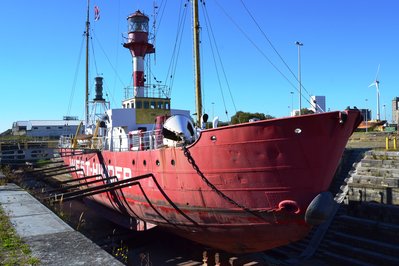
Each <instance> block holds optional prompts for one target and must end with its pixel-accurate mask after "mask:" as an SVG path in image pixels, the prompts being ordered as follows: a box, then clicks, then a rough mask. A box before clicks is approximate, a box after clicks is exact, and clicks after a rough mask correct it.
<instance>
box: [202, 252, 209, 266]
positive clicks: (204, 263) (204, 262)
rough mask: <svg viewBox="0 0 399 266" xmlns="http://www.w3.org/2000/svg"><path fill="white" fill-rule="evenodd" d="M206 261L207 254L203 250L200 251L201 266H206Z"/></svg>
mask: <svg viewBox="0 0 399 266" xmlns="http://www.w3.org/2000/svg"><path fill="white" fill-rule="evenodd" d="M207 261H208V254H207V252H206V251H204V252H203V253H202V262H203V264H202V266H208V263H207Z"/></svg>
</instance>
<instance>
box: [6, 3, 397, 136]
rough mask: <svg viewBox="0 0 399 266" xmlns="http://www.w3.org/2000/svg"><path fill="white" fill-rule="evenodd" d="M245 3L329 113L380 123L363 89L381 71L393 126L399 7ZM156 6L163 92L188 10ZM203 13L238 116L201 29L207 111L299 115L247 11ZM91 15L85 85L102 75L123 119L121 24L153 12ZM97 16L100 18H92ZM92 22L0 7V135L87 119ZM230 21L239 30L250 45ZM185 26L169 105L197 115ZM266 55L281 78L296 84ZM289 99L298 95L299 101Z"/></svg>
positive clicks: (221, 8) (71, 6) (121, 9)
mask: <svg viewBox="0 0 399 266" xmlns="http://www.w3.org/2000/svg"><path fill="white" fill-rule="evenodd" d="M243 1H244V2H245V4H246V6H247V8H248V9H249V11H250V12H251V13H252V15H253V17H254V18H255V20H256V21H257V23H258V24H259V26H260V27H261V28H262V30H263V32H264V33H265V34H266V36H267V37H268V38H269V40H270V41H271V42H272V43H273V45H274V47H275V48H276V49H277V51H278V52H279V54H280V55H281V56H282V57H283V58H284V60H285V62H286V64H287V65H288V66H289V67H290V68H291V70H292V71H293V73H295V74H297V69H298V68H297V64H298V57H297V46H295V41H300V42H302V43H303V44H304V46H303V47H302V48H301V66H302V67H301V69H302V83H303V85H304V87H305V88H306V90H307V91H308V92H309V93H310V94H311V95H324V96H326V100H327V109H331V110H342V109H345V108H346V107H347V106H357V107H359V108H365V107H367V108H370V109H372V113H373V118H374V117H375V115H376V90H375V88H374V87H372V88H369V87H368V86H369V85H370V84H371V83H372V82H373V81H374V79H375V75H376V71H377V67H378V65H380V72H379V80H380V90H381V98H380V99H381V118H384V111H383V104H386V106H387V107H386V116H387V119H388V120H391V100H392V98H393V97H394V96H399V90H398V88H399V15H398V14H399V1H397V0H352V1H347V0H335V1H327V0H326V1H320V0H306V1H305V0H298V1H289V0H286V1H281V0H267V1H266V0H257V1H255V0H243ZM157 2H158V5H161V3H164V4H165V3H166V6H165V7H166V8H165V11H164V12H162V14H163V15H162V16H161V14H160V15H159V16H158V19H159V20H158V23H160V26H159V28H158V35H157V40H156V49H157V53H156V60H155V61H156V62H155V65H154V66H153V68H152V72H153V74H154V75H155V76H156V77H157V79H158V80H165V77H166V75H167V74H166V73H167V69H168V67H169V61H170V58H171V54H172V53H171V51H172V49H173V45H174V41H175V38H176V27H177V26H176V25H177V19H178V16H179V12H180V10H182V8H181V6H182V4H181V2H183V3H186V1H178V0H173V1H172V0H169V1H165V0H163V1H161V0H159V1H157ZM205 2H206V11H207V14H208V16H209V19H210V22H211V23H212V30H213V33H214V35H215V38H216V42H217V46H218V48H219V53H220V57H221V58H222V60H223V65H224V71H225V73H226V76H227V77H228V81H229V85H230V89H231V95H232V97H233V99H234V102H235V106H236V109H234V106H233V104H232V100H231V97H230V92H229V91H228V90H227V89H226V85H225V83H223V85H222V86H223V89H222V91H223V96H224V98H225V103H223V100H222V98H221V95H222V93H221V89H220V88H219V85H218V81H217V78H216V75H215V67H214V64H213V61H212V60H213V59H212V57H211V53H210V49H209V45H208V44H209V41H208V34H207V27H206V23H205V21H204V20H203V19H202V22H201V26H202V28H203V32H202V44H203V48H202V49H203V55H202V61H203V66H204V69H203V84H204V107H205V111H206V112H208V113H209V114H212V113H214V114H215V115H219V116H220V119H221V120H223V121H226V120H227V117H226V115H225V114H224V112H225V111H224V110H225V107H224V106H226V109H227V111H228V115H229V116H232V115H233V114H234V113H235V112H236V110H237V111H238V110H242V111H249V112H262V113H266V114H270V115H273V116H276V117H281V116H287V115H288V113H289V111H290V108H289V107H288V106H291V101H292V99H293V100H294V108H298V93H297V90H296V84H297V82H296V80H295V79H294V77H292V75H291V73H290V72H289V71H288V70H287V69H286V68H285V66H284V64H283V63H281V61H280V60H279V58H278V57H277V56H276V54H275V53H274V52H273V50H272V49H271V48H270V46H269V44H268V42H267V40H266V39H265V38H264V36H263V35H262V33H261V32H260V31H259V30H258V28H257V27H256V25H255V24H254V22H253V21H252V20H251V18H250V16H249V15H248V13H247V12H246V11H245V9H244V8H243V6H242V3H241V1H240V0H206V1H205ZM94 5H98V6H99V7H100V10H101V13H100V14H101V19H100V20H99V21H97V22H94V21H92V30H93V31H92V35H93V46H92V47H91V49H92V48H93V49H92V50H94V54H95V61H94V58H93V57H92V60H91V68H90V78H91V79H90V83H91V84H93V79H94V76H95V75H96V73H99V74H102V76H103V77H104V83H105V89H106V92H107V93H108V95H109V99H110V100H111V106H112V107H119V106H120V102H121V100H122V98H123V95H124V90H123V88H124V87H125V86H127V85H129V84H131V68H132V67H131V56H130V53H129V52H128V51H127V50H126V49H125V48H123V47H122V46H121V43H122V42H123V39H122V37H121V36H122V34H124V35H125V36H126V30H127V26H126V17H127V15H129V14H130V13H132V12H134V11H136V10H137V9H140V10H142V11H144V12H145V13H146V14H148V15H149V16H150V19H152V16H151V15H152V13H153V8H152V6H153V1H151V0H145V1H144V0H141V1H138V0H136V1H132V0H130V1H128V0H112V1H111V0H91V6H94ZM202 11H203V10H202V8H201V13H202ZM90 12H91V16H92V18H93V10H92V8H91V10H90ZM160 13H161V11H160ZM189 14H190V12H189V13H188V15H189ZM226 14H229V16H226ZM85 17H86V1H85V0H80V1H78V0H74V1H71V0H57V1H54V0H40V1H32V0H14V1H0V25H1V26H0V34H1V41H0V66H1V68H0V92H1V99H2V100H1V104H0V113H1V114H2V115H1V118H0V132H3V131H4V130H6V129H8V128H11V125H12V122H14V121H18V120H36V119H37V120H39V119H43V120H46V119H49V120H53V119H62V117H63V116H64V115H75V116H79V118H81V119H83V117H84V107H83V103H84V58H83V57H82V58H81V61H80V64H78V61H79V60H78V59H79V51H80V49H81V44H82V40H83V37H82V35H83V32H84V28H85ZM161 17H162V19H161ZM201 18H203V15H201ZM230 18H231V19H232V20H233V21H234V22H235V23H236V24H238V25H240V27H241V29H242V31H244V32H245V35H246V36H247V37H245V36H244V34H243V33H242V32H240V30H238V29H237V27H236V26H235V25H234V24H233V23H232V22H231V19H230ZM185 22H186V26H185V30H184V35H183V39H184V40H183V42H182V48H181V51H180V56H179V61H178V65H177V71H176V74H175V82H174V86H173V88H172V95H171V97H172V107H173V108H176V109H188V110H191V112H192V113H193V112H194V109H195V108H194V98H193V97H194V90H193V85H192V84H193V71H192V65H193V64H192V46H191V43H190V42H191V35H190V34H191V20H190V18H189V17H187V18H186V20H185ZM248 38H249V39H250V41H249V40H248ZM251 42H252V43H255V44H256V47H258V48H255V46H254V45H253V44H252V43H251ZM258 49H259V50H261V51H262V53H263V55H262V54H261V53H260V52H259V51H258ZM91 54H92V52H91ZM264 55H266V56H267V58H269V59H270V60H271V61H272V62H273V63H274V64H275V65H276V66H278V68H279V69H280V71H281V72H283V73H284V75H285V76H286V77H287V78H288V79H289V80H290V83H289V82H287V81H286V79H285V78H284V77H282V76H281V75H280V73H279V72H278V71H276V70H275V69H274V68H273V67H272V66H271V64H270V63H269V62H268V60H267V59H265V56H264ZM153 59H154V58H153ZM152 62H153V63H154V60H152ZM78 65H79V68H78V67H77V66H78ZM76 71H78V72H77V73H78V75H77V76H76V77H77V79H76V83H75V72H76ZM221 75H222V76H223V74H221ZM74 84H75V85H74ZM292 84H294V86H292ZM91 86H92V85H91ZM291 91H294V92H295V93H294V97H293V98H292V97H291V93H290V92H291ZM92 95H94V94H92ZM305 95H306V94H305ZM92 97H93V96H91V98H92ZM307 98H308V96H307V95H306V99H307ZM306 99H303V100H302V102H303V105H304V106H305V107H307V106H308V103H307V102H306ZM365 99H368V101H367V102H366V100H365ZM212 103H214V104H212Z"/></svg>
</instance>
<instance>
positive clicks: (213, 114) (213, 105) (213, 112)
mask: <svg viewBox="0 0 399 266" xmlns="http://www.w3.org/2000/svg"><path fill="white" fill-rule="evenodd" d="M214 118H215V103H214V102H212V119H214Z"/></svg>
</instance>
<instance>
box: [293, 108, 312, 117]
mask: <svg viewBox="0 0 399 266" xmlns="http://www.w3.org/2000/svg"><path fill="white" fill-rule="evenodd" d="M301 110H302V112H301V114H303V115H308V114H314V112H313V111H312V110H310V109H308V108H302V109H301ZM298 115H299V112H298V111H295V116H298Z"/></svg>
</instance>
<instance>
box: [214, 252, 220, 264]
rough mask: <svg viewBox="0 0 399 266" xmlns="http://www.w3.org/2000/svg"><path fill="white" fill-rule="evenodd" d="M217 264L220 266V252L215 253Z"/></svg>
mask: <svg viewBox="0 0 399 266" xmlns="http://www.w3.org/2000/svg"><path fill="white" fill-rule="evenodd" d="M215 266H220V260H219V253H216V254H215Z"/></svg>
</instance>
